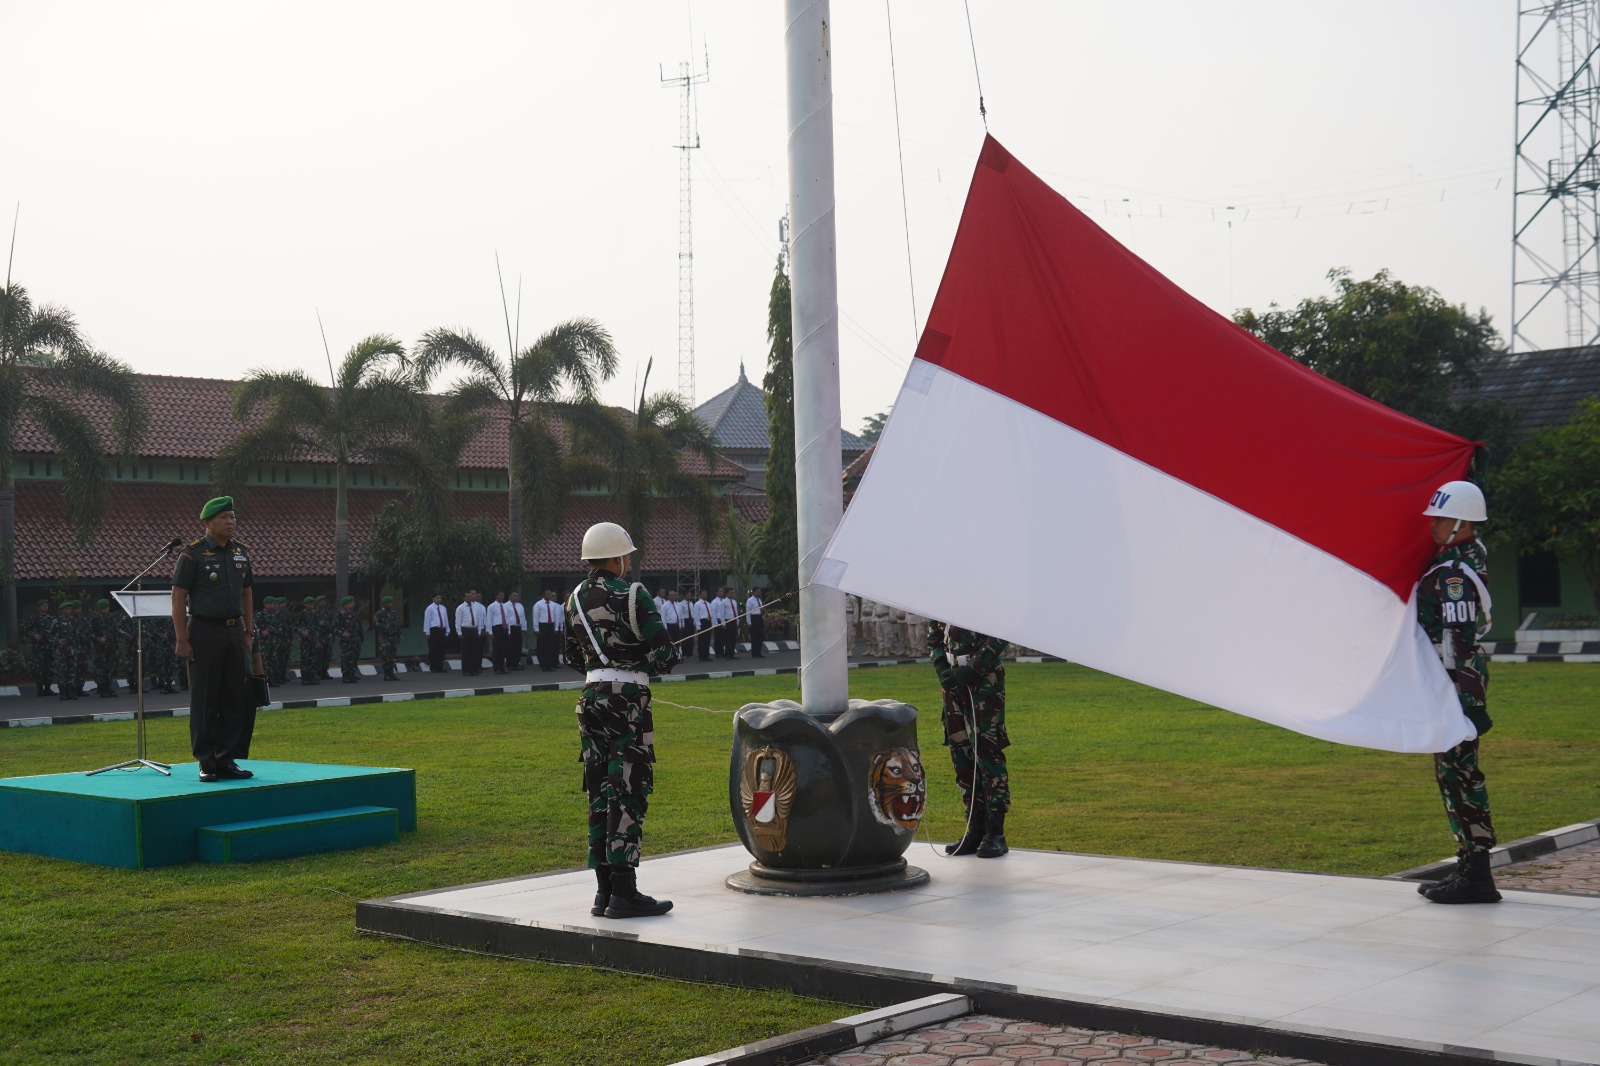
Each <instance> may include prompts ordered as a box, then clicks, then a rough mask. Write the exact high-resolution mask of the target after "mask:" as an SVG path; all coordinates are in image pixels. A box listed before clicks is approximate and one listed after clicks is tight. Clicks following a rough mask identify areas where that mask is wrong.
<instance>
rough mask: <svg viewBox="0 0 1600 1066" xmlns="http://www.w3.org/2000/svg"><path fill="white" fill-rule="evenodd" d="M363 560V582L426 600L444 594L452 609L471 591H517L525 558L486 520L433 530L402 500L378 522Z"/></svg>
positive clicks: (382, 513) (375, 519)
mask: <svg viewBox="0 0 1600 1066" xmlns="http://www.w3.org/2000/svg"><path fill="white" fill-rule="evenodd" d="M361 555H362V559H363V560H364V562H363V563H362V566H361V574H362V576H363V577H365V578H368V579H371V580H373V581H381V582H387V583H388V584H391V585H395V586H398V587H403V588H409V589H412V590H414V591H415V592H420V593H421V594H422V595H423V599H425V600H426V599H430V598H432V595H433V593H435V592H440V593H443V594H444V597H445V600H446V601H447V602H448V603H449V604H450V605H451V607H452V608H453V607H454V605H455V603H456V602H457V601H456V599H455V598H456V597H459V596H460V594H461V593H462V592H463V591H465V590H466V589H468V588H479V589H494V588H501V587H511V588H515V587H516V586H517V585H519V584H520V583H521V582H522V579H523V577H524V574H523V570H522V555H521V553H520V552H518V551H516V550H515V549H514V548H513V547H512V546H511V541H510V540H509V539H507V538H505V537H502V536H500V534H499V532H498V531H497V530H496V529H495V528H494V523H493V522H490V521H489V520H488V519H487V518H474V519H471V520H469V521H466V522H462V521H456V520H452V521H449V522H447V523H446V524H445V525H444V526H443V527H442V528H432V527H430V526H429V525H428V524H427V523H425V522H422V521H419V520H418V518H417V515H416V514H415V512H414V511H413V510H412V509H411V508H409V507H407V506H406V505H405V504H403V503H401V502H400V501H399V500H391V501H389V502H388V503H386V504H384V505H383V507H382V508H380V509H379V511H378V513H377V515H375V516H374V517H373V522H372V530H371V532H369V533H368V534H367V539H366V541H365V542H364V543H363V544H362V549H361Z"/></svg>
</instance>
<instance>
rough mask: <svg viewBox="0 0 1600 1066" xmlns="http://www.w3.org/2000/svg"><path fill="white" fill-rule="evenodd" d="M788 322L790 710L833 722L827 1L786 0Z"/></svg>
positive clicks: (840, 607)
mask: <svg viewBox="0 0 1600 1066" xmlns="http://www.w3.org/2000/svg"><path fill="white" fill-rule="evenodd" d="M785 17H786V19H787V22H786V29H785V33H784V53H785V56H786V65H787V75H788V78H787V80H788V90H789V91H788V101H789V113H788V120H789V219H790V224H791V225H792V226H793V233H792V236H791V240H790V263H791V264H792V265H791V276H790V291H791V306H792V312H791V322H792V328H793V332H794V429H795V433H794V440H795V446H794V451H795V463H794V469H795V505H796V518H797V523H796V524H797V526H798V529H799V542H800V543H799V558H800V574H799V577H800V703H801V706H802V707H803V708H804V709H805V710H806V712H807V713H809V714H813V715H819V714H820V715H833V714H838V713H840V712H842V711H843V710H844V709H845V708H846V706H847V704H848V700H849V686H848V681H847V678H848V666H849V648H848V646H847V644H846V632H847V630H846V626H845V610H844V593H842V592H840V591H839V590H837V589H832V588H827V587H825V586H822V585H817V584H814V583H813V582H812V578H813V576H814V575H815V573H816V569H817V564H818V562H820V561H821V559H822V553H823V551H824V549H826V548H827V546H828V541H829V539H830V538H831V537H832V536H833V532H834V530H835V529H836V528H838V525H839V520H840V518H841V517H842V516H843V514H844V489H843V481H842V477H841V470H840V465H839V456H840V428H839V292H838V263H837V257H836V252H835V233H834V193H833V58H832V49H833V42H832V32H833V26H832V19H831V17H830V16H829V10H828V0H788V2H787V4H786V8H785Z"/></svg>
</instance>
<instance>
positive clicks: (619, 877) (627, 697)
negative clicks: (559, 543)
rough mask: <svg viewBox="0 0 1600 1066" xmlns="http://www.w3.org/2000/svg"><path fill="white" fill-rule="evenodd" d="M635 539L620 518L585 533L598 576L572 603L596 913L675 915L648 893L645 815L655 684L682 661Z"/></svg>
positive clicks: (586, 557)
mask: <svg viewBox="0 0 1600 1066" xmlns="http://www.w3.org/2000/svg"><path fill="white" fill-rule="evenodd" d="M635 550H636V549H635V548H634V545H633V539H632V538H631V537H629V536H628V533H627V531H626V530H625V529H623V528H622V527H621V526H619V525H617V524H616V523H614V522H600V523H598V524H596V525H593V526H590V527H589V530H588V532H586V533H585V534H584V535H583V561H584V565H585V566H586V567H587V568H588V571H589V574H588V576H587V577H586V578H584V580H583V582H582V583H581V584H580V585H578V587H577V588H575V589H573V590H572V595H570V596H568V597H567V602H566V616H567V646H566V659H567V663H568V664H569V665H571V666H572V667H573V668H574V669H575V670H577V671H578V672H579V673H581V674H583V675H584V680H585V684H584V686H583V691H582V693H581V694H580V695H579V696H578V707H577V711H578V741H579V757H580V758H581V760H582V762H583V787H584V791H585V792H586V793H587V794H588V797H589V866H590V868H591V869H593V870H594V871H595V880H596V884H597V886H598V891H597V892H596V894H595V898H594V906H593V908H591V910H590V913H591V914H595V915H604V916H605V917H607V918H641V917H646V916H649V915H657V914H665V913H667V911H669V910H671V909H672V901H671V900H659V901H658V900H654V899H651V898H650V897H649V896H646V895H643V894H642V893H640V892H639V887H638V867H639V856H640V845H641V843H642V841H643V836H644V817H645V812H646V810H647V809H648V807H649V804H650V793H651V791H652V789H653V786H654V776H655V767H654V766H653V764H654V762H655V758H656V754H655V725H654V721H653V718H652V715H651V711H650V680H651V678H652V677H656V676H659V675H661V674H664V673H667V672H668V671H670V670H671V669H672V667H673V666H674V664H676V663H677V661H678V655H677V652H676V650H675V649H674V647H673V645H672V642H671V640H670V639H669V638H668V636H667V629H666V627H665V626H664V625H662V624H661V616H660V615H659V614H658V613H657V612H656V605H655V601H654V600H652V599H651V597H650V591H649V590H648V589H646V588H645V587H644V586H643V585H641V584H639V583H638V582H629V581H628V580H627V578H628V569H629V563H630V560H629V558H628V557H629V556H630V555H632V554H633V552H634V551H635Z"/></svg>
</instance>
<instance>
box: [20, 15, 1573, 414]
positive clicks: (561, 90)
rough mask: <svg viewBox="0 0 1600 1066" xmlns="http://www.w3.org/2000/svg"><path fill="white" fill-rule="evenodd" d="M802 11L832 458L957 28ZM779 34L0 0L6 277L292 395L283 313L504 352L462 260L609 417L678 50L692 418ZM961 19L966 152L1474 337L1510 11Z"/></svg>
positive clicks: (187, 369)
mask: <svg viewBox="0 0 1600 1066" xmlns="http://www.w3.org/2000/svg"><path fill="white" fill-rule="evenodd" d="M832 8H833V19H834V37H833V40H834V53H833V62H834V68H833V69H834V77H835V98H834V117H835V140H836V146H837V154H838V158H837V185H838V197H839V199H838V233H839V270H840V282H839V293H840V305H841V306H840V309H841V313H842V318H841V331H840V336H841V352H842V354H841V362H842V366H843V386H842V392H843V409H844V410H843V414H844V426H845V428H846V429H851V430H857V429H859V428H860V425H861V422H862V419H863V418H864V417H865V416H867V415H869V414H871V413H872V412H874V411H878V410H881V409H883V408H884V407H887V406H888V405H889V403H890V402H892V400H893V398H894V395H895V393H896V391H897V390H898V387H899V384H900V380H901V378H902V377H903V374H904V369H905V367H906V365H907V362H908V361H909V358H910V353H911V352H912V350H913V349H914V347H915V336H916V330H917V329H918V328H920V325H921V319H922V318H924V317H925V316H926V314H927V310H928V305H929V303H930V302H931V301H932V299H933V295H934V291H935V289H936V287H937V285H938V281H939V277H940V274H941V272H942V270H943V267H944V261H945V257H946V256H947V254H948V252H949V246H950V241H951V239H952V238H953V236H954V230H955V224H956V221H957V218H958V215H959V213H960V210H961V204H962V200H963V197H964V195H965V192H966V188H967V184H968V182H969V180H970V177H971V173H972V167H973V163H974V161H975V159H976V156H977V152H978V149H979V147H980V145H981V142H982V137H983V132H984V128H983V125H982V123H981V121H980V118H979V115H978V110H977V95H978V94H977V88H976V85H975V81H974V73H973V49H972V44H971V43H969V37H968V30H967V20H966V14H965V11H964V9H963V5H962V3H961V2H960V0H891V3H890V4H889V5H888V8H887V11H886V7H885V5H884V4H883V3H881V2H877V0H834V2H833V5H832ZM782 10H783V8H782V4H781V3H779V2H778V0H724V2H711V0H696V2H694V3H692V4H685V3H681V2H670V0H654V2H649V3H643V2H613V3H608V4H596V3H570V2H569V3H559V4H557V3H534V2H520V3H514V2H507V3H491V2H479V0H457V2H455V3H452V4H448V5H446V4H439V3H430V4H422V3H402V2H395V0H386V2H384V3H381V4H379V3H356V2H339V3H327V2H321V3H292V2H291V3H282V2H280V3H275V4H253V5H246V4H219V3H204V4H201V3H194V4H174V3H161V2H158V0H152V2H148V3H143V4H126V3H103V4H91V3H73V2H61V3H38V2H28V0H0V98H3V99H4V101H5V103H6V112H7V117H6V126H7V137H6V139H5V146H4V149H3V150H0V205H3V206H4V214H5V215H6V216H9V215H10V214H11V212H12V210H14V209H15V207H16V205H17V204H18V203H19V202H20V205H21V221H20V225H19V227H18V233H17V239H16V252H15V265H14V267H13V275H14V277H15V279H16V280H17V281H19V282H21V283H22V284H23V285H25V286H27V287H28V289H29V290H30V291H31V293H32V294H33V296H34V298H35V299H36V300H43V301H49V302H54V303H60V304H65V305H67V306H68V307H70V308H71V309H72V310H73V311H74V312H75V313H76V314H77V315H78V317H79V320H80V322H81V323H82V324H83V326H84V327H85V328H86V329H87V330H88V332H89V334H90V335H91V336H92V337H93V339H94V340H95V342H96V343H97V344H98V345H100V346H101V347H103V348H104V349H106V350H107V351H108V352H110V353H111V354H113V355H115V356H117V357H119V358H121V359H123V360H124V361H126V362H127V363H129V364H131V365H132V366H133V367H134V368H135V369H137V370H139V371H142V372H147V373H160V374H188V375H197V376H204V377H238V376H241V375H242V374H244V373H245V372H246V371H248V370H250V369H252V368H255V367H268V366H270V367H300V368H302V369H305V370H306V371H308V372H310V373H312V374H314V375H317V376H319V377H324V378H325V377H326V374H327V365H326V361H325V359H324V357H323V352H322V341H321V338H320V337H319V335H318V332H317V318H316V313H317V310H318V309H319V308H320V310H321V314H322V319H323V321H324V322H325V323H326V326H327V333H328V340H329V342H330V343H331V345H332V347H333V349H334V355H335V358H337V357H338V355H339V354H340V353H342V352H343V351H344V350H346V349H348V348H349V347H350V346H351V345H352V344H353V343H355V342H356V341H357V340H359V339H360V338H361V337H363V336H365V335H367V334H370V333H375V332H387V333H392V334H395V335H397V336H399V337H400V338H401V339H402V340H403V341H405V342H406V343H408V344H409V343H411V342H413V341H415V340H416V338H417V336H418V335H419V334H420V333H421V332H422V331H424V330H426V329H429V328H432V327H435V326H462V327H466V328H469V329H472V330H474V331H476V332H477V333H478V334H479V335H481V336H482V337H484V338H485V339H486V340H489V341H491V342H493V343H495V344H496V345H498V346H499V347H500V348H501V349H502V350H503V349H504V347H505V345H506V328H505V324H504V321H503V318H502V315H501V305H500V296H499V290H498V288H497V286H496V280H495V253H496V252H497V251H498V253H499V256H500V261H501V263H502V264H503V265H504V268H505V272H506V282H507V285H508V287H509V289H510V290H511V299H512V300H513V301H515V299H516V287H517V285H518V280H519V278H520V282H521V288H522V307H521V335H522V340H523V341H524V342H527V341H528V340H530V339H531V338H533V337H534V336H536V335H537V334H538V333H539V332H541V331H543V330H544V329H546V328H548V327H549V326H551V325H553V324H554V323H556V322H558V321H560V320H563V319H566V318H570V317H573V316H576V315H590V316H593V317H595V318H598V319H599V320H600V321H601V322H603V323H604V324H605V325H607V326H608V327H609V328H610V329H611V331H612V333H613V334H614V336H615V338H616V341H617V344H618V347H619V349H620V351H621V353H622V366H623V370H622V372H621V373H620V374H619V375H618V378H617V380H616V381H615V382H614V383H613V384H612V386H611V387H610V388H608V390H607V393H606V398H607V399H608V400H610V401H612V402H615V403H626V402H627V397H628V395H629V392H630V390H631V388H632V386H633V382H634V379H635V376H636V375H637V374H640V373H642V372H643V367H644V365H645V362H646V360H647V359H649V358H650V357H652V356H653V357H654V358H655V371H654V374H653V376H652V377H651V379H650V384H651V386H652V391H655V390H656V387H658V386H659V387H661V388H672V387H675V386H676V380H677V358H678V269H677V268H678V257H677V252H678V167H679V155H680V153H679V152H677V151H676V150H675V149H674V147H673V146H674V145H675V144H676V143H678V121H679V103H680V96H679V93H677V92H676V91H673V90H670V89H667V88H663V87H662V86H661V84H660V81H659V74H658V68H659V67H660V66H665V68H666V72H667V74H668V75H669V76H670V75H672V74H675V73H676V71H677V65H678V63H680V62H681V61H684V60H687V59H689V58H691V53H692V58H693V59H694V61H695V64H696V68H697V69H700V68H703V67H704V65H705V57H706V54H707V53H708V52H709V57H710V80H709V82H707V83H706V84H705V85H703V86H701V87H700V89H699V92H698V97H697V101H696V104H697V107H696V110H697V113H698V123H697V125H698V131H699V137H700V143H701V147H700V149H699V150H698V151H696V152H694V153H693V181H694V198H693V202H694V257H695V258H694V262H695V281H694V284H695V330H696V356H697V377H698V388H697V393H698V396H697V398H698V399H699V400H702V401H703V400H705V399H707V398H709V397H710V396H712V395H713V394H715V393H716V392H718V391H719V390H721V389H722V388H724V387H726V386H727V385H729V384H731V383H732V381H733V380H734V378H735V377H736V375H737V373H738V366H739V363H740V361H741V360H744V361H745V363H746V364H747V366H748V368H749V371H750V375H751V377H752V379H754V380H756V381H758V382H759V380H760V376H761V374H762V372H763V368H764V365H765V358H766V338H765V330H766V300H767V290H768V288H769V286H770V283H771V280H772V270H773V265H774V262H775V259H776V256H777V251H778V244H777V235H778V219H779V217H780V216H781V215H782V214H783V211H784V205H785V201H786V191H785V188H784V181H785V172H786V170H785V168H786V163H785V133H786V131H785V128H784V108H783V100H784V85H783V15H782ZM891 16H892V19H893V46H894V60H895V70H896V75H897V78H898V86H899V121H900V127H901V131H902V138H903V149H904V159H905V186H906V193H907V195H906V199H905V201H904V203H905V205H906V211H907V213H908V214H909V220H910V225H909V243H910V251H911V262H910V268H909V270H908V263H907V251H906V245H907V229H906V226H905V224H904V221H903V219H902V197H901V191H900V190H901V181H900V173H899V164H898V162H897V149H896V135H895V126H896V120H895V105H894V97H893V95H892V84H891V80H890V34H889V23H888V18H889V17H891ZM971 16H972V30H973V39H974V40H975V42H976V51H977V61H978V66H979V70H980V72H981V76H982V81H983V92H984V97H985V102H986V103H987V105H988V112H989V129H990V131H991V132H992V133H993V134H994V135H995V136H996V137H997V138H999V140H1000V141H1001V142H1002V143H1004V144H1005V145H1006V147H1007V148H1009V149H1010V150H1011V151H1012V152H1013V153H1014V154H1015V155H1016V156H1017V157H1018V158H1019V159H1020V160H1021V161H1022V162H1023V163H1024V164H1025V165H1027V166H1028V167H1029V168H1031V169H1032V170H1034V171H1035V172H1036V173H1038V174H1039V175H1040V176H1041V177H1043V178H1044V179H1045V180H1047V181H1048V182H1050V183H1051V184H1052V185H1053V186H1054V187H1055V188H1056V189H1058V190H1059V191H1061V192H1062V193H1064V194H1065V195H1067V196H1068V197H1069V198H1070V199H1071V200H1072V201H1073V202H1074V203H1075V204H1077V205H1078V206H1079V207H1080V208H1082V209H1084V210H1085V211H1087V212H1088V213H1089V214H1090V217H1092V218H1093V219H1094V220H1095V221H1096V222H1098V223H1099V224H1100V225H1102V226H1104V227H1105V228H1106V229H1107V230H1109V231H1110V232H1111V233H1112V234H1113V235H1114V236H1115V237H1117V238H1118V239H1119V240H1121V241H1122V242H1123V243H1125V244H1127V245H1128V246H1129V247H1131V248H1132V249H1133V250H1134V251H1135V252H1136V253H1138V254H1139V255H1140V256H1142V257H1144V258H1145V259H1147V260H1149V261H1150V262H1151V263H1152V264H1154V265H1155V266H1156V267H1157V268H1158V269H1160V270H1161V271H1162V272H1164V273H1165V274H1166V275H1167V276H1168V277H1170V278H1172V279H1173V280H1174V281H1176V282H1177V283H1178V284H1180V285H1182V286H1183V287H1184V288H1186V289H1188V291H1190V292H1191V293H1193V294H1194V295H1195V296H1197V297H1198V298H1199V299H1201V300H1203V301H1204V302H1205V303H1206V304H1208V305H1209V306H1211V307H1213V308H1215V309H1216V310H1218V311H1220V312H1223V313H1228V312H1230V311H1232V310H1233V309H1234V308H1237V307H1244V306H1252V307H1257V308H1260V307H1264V306H1265V305H1267V304H1268V303H1270V302H1273V301H1277V302H1279V303H1281V304H1292V303H1295V302H1297V301H1299V300H1300V299H1303V298H1305V297H1307V296H1313V295H1321V294H1325V293H1327V292H1328V291H1329V289H1328V285H1327V282H1326V280H1325V278H1324V275H1325V274H1326V272H1327V271H1328V270H1329V269H1330V268H1332V267H1341V266H1343V267H1349V268H1350V269H1351V270H1353V271H1354V272H1355V273H1356V275H1357V276H1361V277H1365V276H1368V275H1370V274H1372V273H1373V272H1375V271H1377V270H1379V269H1382V268H1388V269H1390V270H1392V271H1393V272H1394V273H1395V274H1396V275H1397V276H1398V277H1400V278H1401V279H1403V280H1405V281H1407V282H1409V283H1413V284H1419V285H1427V286H1432V287H1433V288H1436V289H1438V290H1439V292H1441V293H1442V294H1443V295H1444V296H1445V297H1446V298H1447V299H1449V300H1450V301H1451V302H1454V303H1462V304H1466V305H1468V306H1469V307H1470V308H1471V309H1473V310H1477V309H1478V308H1480V307H1481V308H1485V309H1487V310H1488V311H1489V312H1490V314H1491V315H1493V317H1494V320H1495V323H1496V325H1497V326H1498V327H1499V328H1500V329H1501V332H1502V334H1504V333H1505V332H1506V330H1507V326H1508V315H1509V308H1510V288H1511V285H1510V270H1511V265H1510V264H1511V254H1510V227H1511V172H1512V157H1511V151H1512V141H1513V116H1514V107H1513V92H1514V85H1515V69H1514V61H1515V55H1516V14H1515V10H1514V5H1511V4H1509V3H1506V2H1504V0H1450V2H1448V3H1446V2H1443V0H1431V2H1430V0H1344V2H1343V3H1339V4H1311V3H1304V2H1287V0H1209V2H1201V0H1143V2H1141V3H1116V4H1108V3H1104V2H1103V0H1100V2H1095V3H1090V2H1079V0H1060V2H1022V0H1015V2H995V0H972V2H971ZM691 21H692V28H691ZM1230 208H1231V210H1230ZM1230 220H1231V223H1232V224H1231V226H1230V225H1229V222H1230ZM8 221H9V219H8ZM913 281H914V287H913ZM913 295H914V300H915V313H916V319H915V324H914V318H913V310H912V306H913ZM513 314H515V308H513ZM1563 343H1564V338H1563V337H1561V336H1552V337H1551V338H1550V339H1549V340H1548V342H1546V346H1550V347H1556V346H1560V345H1561V344H1563Z"/></svg>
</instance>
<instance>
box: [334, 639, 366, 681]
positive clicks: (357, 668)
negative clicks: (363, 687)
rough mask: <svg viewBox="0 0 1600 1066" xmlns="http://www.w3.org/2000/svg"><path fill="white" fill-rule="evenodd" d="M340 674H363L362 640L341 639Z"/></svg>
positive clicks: (345, 675) (350, 675)
mask: <svg viewBox="0 0 1600 1066" xmlns="http://www.w3.org/2000/svg"><path fill="white" fill-rule="evenodd" d="M339 676H340V677H360V676H361V642H360V641H355V640H340V641H339Z"/></svg>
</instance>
